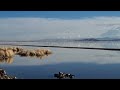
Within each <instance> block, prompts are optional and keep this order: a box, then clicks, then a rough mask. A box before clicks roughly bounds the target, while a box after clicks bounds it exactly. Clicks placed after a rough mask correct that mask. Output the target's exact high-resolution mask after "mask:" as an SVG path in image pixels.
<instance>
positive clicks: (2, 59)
mask: <svg viewBox="0 0 120 90" xmlns="http://www.w3.org/2000/svg"><path fill="white" fill-rule="evenodd" d="M48 56H49V55H43V56H20V57H30V58H33V59H35V58H36V59H41V60H43V59H45V58H46V57H48ZM13 61H14V58H13V57H9V58H0V63H7V64H12V63H13Z"/></svg>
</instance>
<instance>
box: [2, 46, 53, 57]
mask: <svg viewBox="0 0 120 90" xmlns="http://www.w3.org/2000/svg"><path fill="white" fill-rule="evenodd" d="M49 54H52V52H51V50H48V49H35V50H28V49H25V48H21V47H4V48H0V58H11V57H13V56H14V55H20V56H37V57H41V56H44V55H49Z"/></svg>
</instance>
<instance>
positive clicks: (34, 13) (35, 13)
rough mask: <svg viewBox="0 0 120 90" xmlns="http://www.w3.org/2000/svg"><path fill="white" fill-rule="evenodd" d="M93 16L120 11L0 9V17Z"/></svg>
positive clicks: (113, 13)
mask: <svg viewBox="0 0 120 90" xmlns="http://www.w3.org/2000/svg"><path fill="white" fill-rule="evenodd" d="M94 16H120V11H0V17H1V18H3V17H41V18H64V19H73V18H74V19H75V18H77V19H78V18H83V17H94Z"/></svg>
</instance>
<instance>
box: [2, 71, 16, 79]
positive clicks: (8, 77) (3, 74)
mask: <svg viewBox="0 0 120 90" xmlns="http://www.w3.org/2000/svg"><path fill="white" fill-rule="evenodd" d="M0 79H16V77H12V76H8V75H7V73H6V72H5V70H3V69H0Z"/></svg>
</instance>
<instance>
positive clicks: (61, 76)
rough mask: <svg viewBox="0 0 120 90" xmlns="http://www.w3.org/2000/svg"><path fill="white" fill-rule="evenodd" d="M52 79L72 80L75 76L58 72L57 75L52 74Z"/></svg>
mask: <svg viewBox="0 0 120 90" xmlns="http://www.w3.org/2000/svg"><path fill="white" fill-rule="evenodd" d="M54 77H56V78H58V79H65V78H70V79H73V78H74V77H75V75H72V74H66V73H63V72H59V73H58V74H54Z"/></svg>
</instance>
